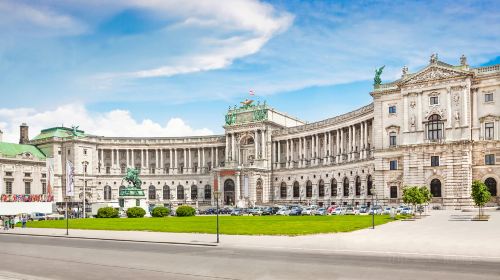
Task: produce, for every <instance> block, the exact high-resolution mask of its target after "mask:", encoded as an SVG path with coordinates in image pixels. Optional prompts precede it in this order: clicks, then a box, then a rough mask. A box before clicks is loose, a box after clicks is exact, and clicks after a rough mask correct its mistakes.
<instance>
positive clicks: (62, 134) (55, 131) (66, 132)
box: [33, 127, 85, 140]
mask: <svg viewBox="0 0 500 280" xmlns="http://www.w3.org/2000/svg"><path fill="white" fill-rule="evenodd" d="M73 136H75V137H84V136H85V131H83V130H79V129H77V128H69V127H52V128H47V129H44V130H42V131H40V134H38V135H37V136H36V137H35V138H33V140H40V139H47V138H53V137H57V138H68V137H73Z"/></svg>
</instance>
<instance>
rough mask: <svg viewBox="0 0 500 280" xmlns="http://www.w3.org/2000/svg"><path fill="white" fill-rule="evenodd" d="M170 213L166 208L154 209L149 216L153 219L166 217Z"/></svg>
mask: <svg viewBox="0 0 500 280" xmlns="http://www.w3.org/2000/svg"><path fill="white" fill-rule="evenodd" d="M169 213H170V209H168V208H167V207H155V208H154V209H153V212H152V213H151V215H152V216H153V217H166V216H168V214H169Z"/></svg>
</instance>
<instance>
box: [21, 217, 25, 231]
mask: <svg viewBox="0 0 500 280" xmlns="http://www.w3.org/2000/svg"><path fill="white" fill-rule="evenodd" d="M21 224H22V225H23V228H26V216H25V215H23V216H22V217H21Z"/></svg>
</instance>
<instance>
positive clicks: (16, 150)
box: [0, 142, 45, 160]
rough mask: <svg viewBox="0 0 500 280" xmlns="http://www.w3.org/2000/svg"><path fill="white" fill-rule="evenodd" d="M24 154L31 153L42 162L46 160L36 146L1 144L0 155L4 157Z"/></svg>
mask: <svg viewBox="0 0 500 280" xmlns="http://www.w3.org/2000/svg"><path fill="white" fill-rule="evenodd" d="M23 153H30V154H32V155H33V156H34V157H35V158H38V159H41V160H43V159H45V154H44V153H43V152H42V151H40V150H39V149H38V148H37V147H35V146H32V145H21V144H14V143H6V142H0V154H1V155H2V156H5V157H15V156H17V155H20V154H23Z"/></svg>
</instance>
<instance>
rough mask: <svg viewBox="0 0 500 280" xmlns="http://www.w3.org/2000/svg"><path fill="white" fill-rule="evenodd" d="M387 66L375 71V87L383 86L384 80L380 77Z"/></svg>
mask: <svg viewBox="0 0 500 280" xmlns="http://www.w3.org/2000/svg"><path fill="white" fill-rule="evenodd" d="M384 68H385V65H384V66H382V67H380V68H379V69H375V77H374V78H373V87H375V88H378V87H379V86H380V85H381V84H382V79H381V78H380V75H382V72H383V71H384Z"/></svg>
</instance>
